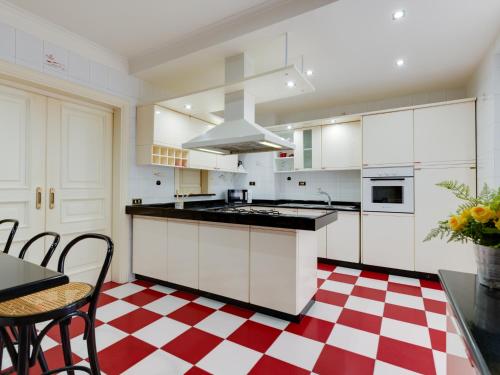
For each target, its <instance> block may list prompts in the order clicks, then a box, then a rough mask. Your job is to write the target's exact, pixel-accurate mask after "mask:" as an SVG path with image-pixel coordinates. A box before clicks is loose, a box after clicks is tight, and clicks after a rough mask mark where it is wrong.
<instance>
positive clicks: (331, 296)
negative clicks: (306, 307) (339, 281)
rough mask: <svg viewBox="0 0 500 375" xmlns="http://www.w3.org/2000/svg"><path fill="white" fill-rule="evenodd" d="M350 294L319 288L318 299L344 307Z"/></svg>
mask: <svg viewBox="0 0 500 375" xmlns="http://www.w3.org/2000/svg"><path fill="white" fill-rule="evenodd" d="M348 298H349V295H347V294H342V293H337V292H331V291H329V290H323V289H319V290H318V291H317V292H316V301H319V302H324V303H329V304H330V305H335V306H340V307H344V306H345V304H346V302H347V299H348Z"/></svg>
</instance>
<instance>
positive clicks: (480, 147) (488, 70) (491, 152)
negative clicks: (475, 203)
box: [467, 36, 500, 187]
mask: <svg viewBox="0 0 500 375" xmlns="http://www.w3.org/2000/svg"><path fill="white" fill-rule="evenodd" d="M467 92H468V95H469V96H476V97H477V162H478V183H479V186H480V187H481V186H482V185H483V184H484V183H487V184H488V185H490V186H494V187H498V186H500V36H499V38H498V39H497V41H496V42H495V43H494V44H493V45H492V46H491V48H490V50H489V52H488V53H487V55H486V56H485V57H484V58H483V60H482V62H481V64H480V65H479V67H478V69H477V70H476V72H475V73H474V75H473V76H472V78H471V80H470V82H469V85H468V87H467Z"/></svg>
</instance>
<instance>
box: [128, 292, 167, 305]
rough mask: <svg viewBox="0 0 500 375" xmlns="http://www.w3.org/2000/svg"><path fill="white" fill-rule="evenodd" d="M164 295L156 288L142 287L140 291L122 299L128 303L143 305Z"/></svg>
mask: <svg viewBox="0 0 500 375" xmlns="http://www.w3.org/2000/svg"><path fill="white" fill-rule="evenodd" d="M161 297H165V294H164V293H161V292H157V291H156V290H151V289H144V290H141V291H140V292H137V293H134V294H131V295H130V296H128V297H125V298H123V300H124V301H126V302H128V303H133V304H134V305H136V306H141V307H142V306H144V305H147V304H148V303H151V302H153V301H156V300H157V299H158V298H161Z"/></svg>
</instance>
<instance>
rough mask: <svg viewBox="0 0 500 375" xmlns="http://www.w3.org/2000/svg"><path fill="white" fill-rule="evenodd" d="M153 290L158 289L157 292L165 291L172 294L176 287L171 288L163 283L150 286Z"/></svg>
mask: <svg viewBox="0 0 500 375" xmlns="http://www.w3.org/2000/svg"><path fill="white" fill-rule="evenodd" d="M149 289H151V290H156V291H157V292H161V293H165V294H171V293H173V292H175V291H176V290H175V289H172V288H169V287H168V286H163V285H155V286H152V287H151V288H149Z"/></svg>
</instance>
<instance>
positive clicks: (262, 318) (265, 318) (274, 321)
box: [250, 313, 290, 330]
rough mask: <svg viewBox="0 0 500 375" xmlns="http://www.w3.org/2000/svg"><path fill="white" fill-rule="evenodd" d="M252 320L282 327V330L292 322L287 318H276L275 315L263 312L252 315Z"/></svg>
mask: <svg viewBox="0 0 500 375" xmlns="http://www.w3.org/2000/svg"><path fill="white" fill-rule="evenodd" d="M250 320H252V321H254V322H257V323H261V324H265V325H266V326H270V327H274V328H277V329H281V330H283V329H285V328H286V327H287V326H288V324H290V322H289V321H287V320H283V319H279V318H275V317H274V316H269V315H266V314H261V313H255V314H253V315H252V316H251V317H250Z"/></svg>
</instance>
